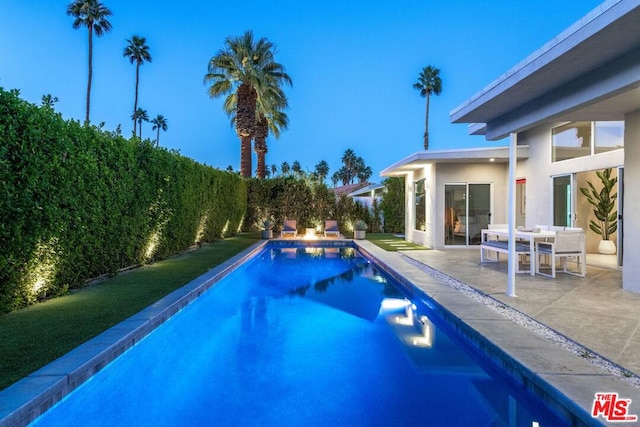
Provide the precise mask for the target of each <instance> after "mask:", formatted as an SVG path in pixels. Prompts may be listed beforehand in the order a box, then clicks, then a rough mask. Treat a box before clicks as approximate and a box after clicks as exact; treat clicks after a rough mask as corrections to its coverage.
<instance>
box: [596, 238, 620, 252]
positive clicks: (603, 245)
mask: <svg viewBox="0 0 640 427" xmlns="http://www.w3.org/2000/svg"><path fill="white" fill-rule="evenodd" d="M598 253H599V254H605V255H613V254H615V253H616V244H615V243H614V242H613V240H600V243H598Z"/></svg>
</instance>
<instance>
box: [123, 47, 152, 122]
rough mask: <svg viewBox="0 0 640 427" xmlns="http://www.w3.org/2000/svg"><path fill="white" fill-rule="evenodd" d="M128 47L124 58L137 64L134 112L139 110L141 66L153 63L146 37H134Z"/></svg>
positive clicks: (124, 52)
mask: <svg viewBox="0 0 640 427" xmlns="http://www.w3.org/2000/svg"><path fill="white" fill-rule="evenodd" d="M127 43H129V44H128V45H127V47H125V48H124V51H123V52H122V56H125V57H127V58H129V61H130V62H131V63H132V64H133V63H134V62H135V63H136V96H135V98H134V101H133V111H134V112H135V111H136V110H137V109H138V82H139V81H140V66H141V65H142V64H144V63H145V62H151V54H150V53H149V46H147V39H146V38H144V37H138V36H135V35H134V36H133V37H131V39H127ZM135 128H136V122H135V120H134V122H133V129H134V132H135Z"/></svg>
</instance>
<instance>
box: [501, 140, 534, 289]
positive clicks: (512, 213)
mask: <svg viewBox="0 0 640 427" xmlns="http://www.w3.org/2000/svg"><path fill="white" fill-rule="evenodd" d="M517 144H518V135H517V134H516V133H512V134H511V135H510V144H509V201H508V203H509V205H508V207H509V210H508V216H509V262H508V267H507V275H508V277H507V296H510V297H515V296H516V269H517V268H516V267H517V264H516V263H517V262H518V258H517V255H516V159H517V156H516V150H517V148H516V146H517ZM531 256H533V254H531Z"/></svg>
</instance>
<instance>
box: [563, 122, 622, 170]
mask: <svg viewBox="0 0 640 427" xmlns="http://www.w3.org/2000/svg"><path fill="white" fill-rule="evenodd" d="M551 138H552V154H551V157H552V161H554V162H558V161H561V160H567V159H574V158H577V157H584V156H590V155H592V154H599V153H606V152H607V151H611V150H618V149H621V148H623V147H624V122H623V121H608V122H571V123H567V124H564V125H562V126H558V127H557V128H554V129H552V130H551Z"/></svg>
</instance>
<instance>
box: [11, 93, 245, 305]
mask: <svg viewBox="0 0 640 427" xmlns="http://www.w3.org/2000/svg"><path fill="white" fill-rule="evenodd" d="M0 194H2V195H3V196H2V197H0V218H1V220H0V248H2V250H0V313H2V312H5V311H9V310H12V309H14V308H17V307H21V306H23V305H26V304H29V303H32V302H35V300H36V299H37V298H39V297H42V296H51V295H56V294H61V293H64V292H66V290H67V289H68V288H73V287H78V286H82V285H83V283H84V282H85V281H86V280H87V279H90V278H92V277H95V276H99V275H102V274H114V273H116V272H117V271H118V270H119V269H121V268H125V267H128V266H131V265H135V264H140V263H145V262H150V261H153V260H157V259H162V258H165V257H167V256H170V255H172V254H174V253H176V252H180V251H183V250H184V249H186V248H187V247H189V246H191V245H193V244H195V243H200V242H210V241H213V240H215V239H218V238H220V237H226V236H229V235H232V234H234V233H235V232H237V230H238V228H239V227H240V225H241V224H242V220H243V218H244V215H245V211H246V203H247V185H246V182H245V180H244V179H242V178H240V177H239V176H237V175H236V174H233V173H230V172H223V171H219V170H216V169H213V168H210V167H207V166H204V165H201V164H198V163H196V162H195V161H193V160H192V159H188V158H186V157H183V156H180V155H179V154H178V153H177V152H174V151H169V150H165V149H158V148H156V147H154V144H153V143H151V141H144V142H141V141H139V140H138V139H137V138H132V139H129V140H127V139H125V138H123V137H122V136H120V135H118V134H117V133H113V132H104V131H102V130H100V129H99V128H98V127H96V126H84V125H81V124H80V123H79V122H77V121H65V120H64V119H63V118H62V116H61V115H60V114H59V113H56V112H55V111H54V110H53V108H52V107H51V106H49V105H46V106H43V107H38V106H36V105H33V104H29V103H27V102H26V101H23V100H21V99H20V98H19V93H18V91H17V90H16V91H10V92H7V91H4V90H2V88H0Z"/></svg>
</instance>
